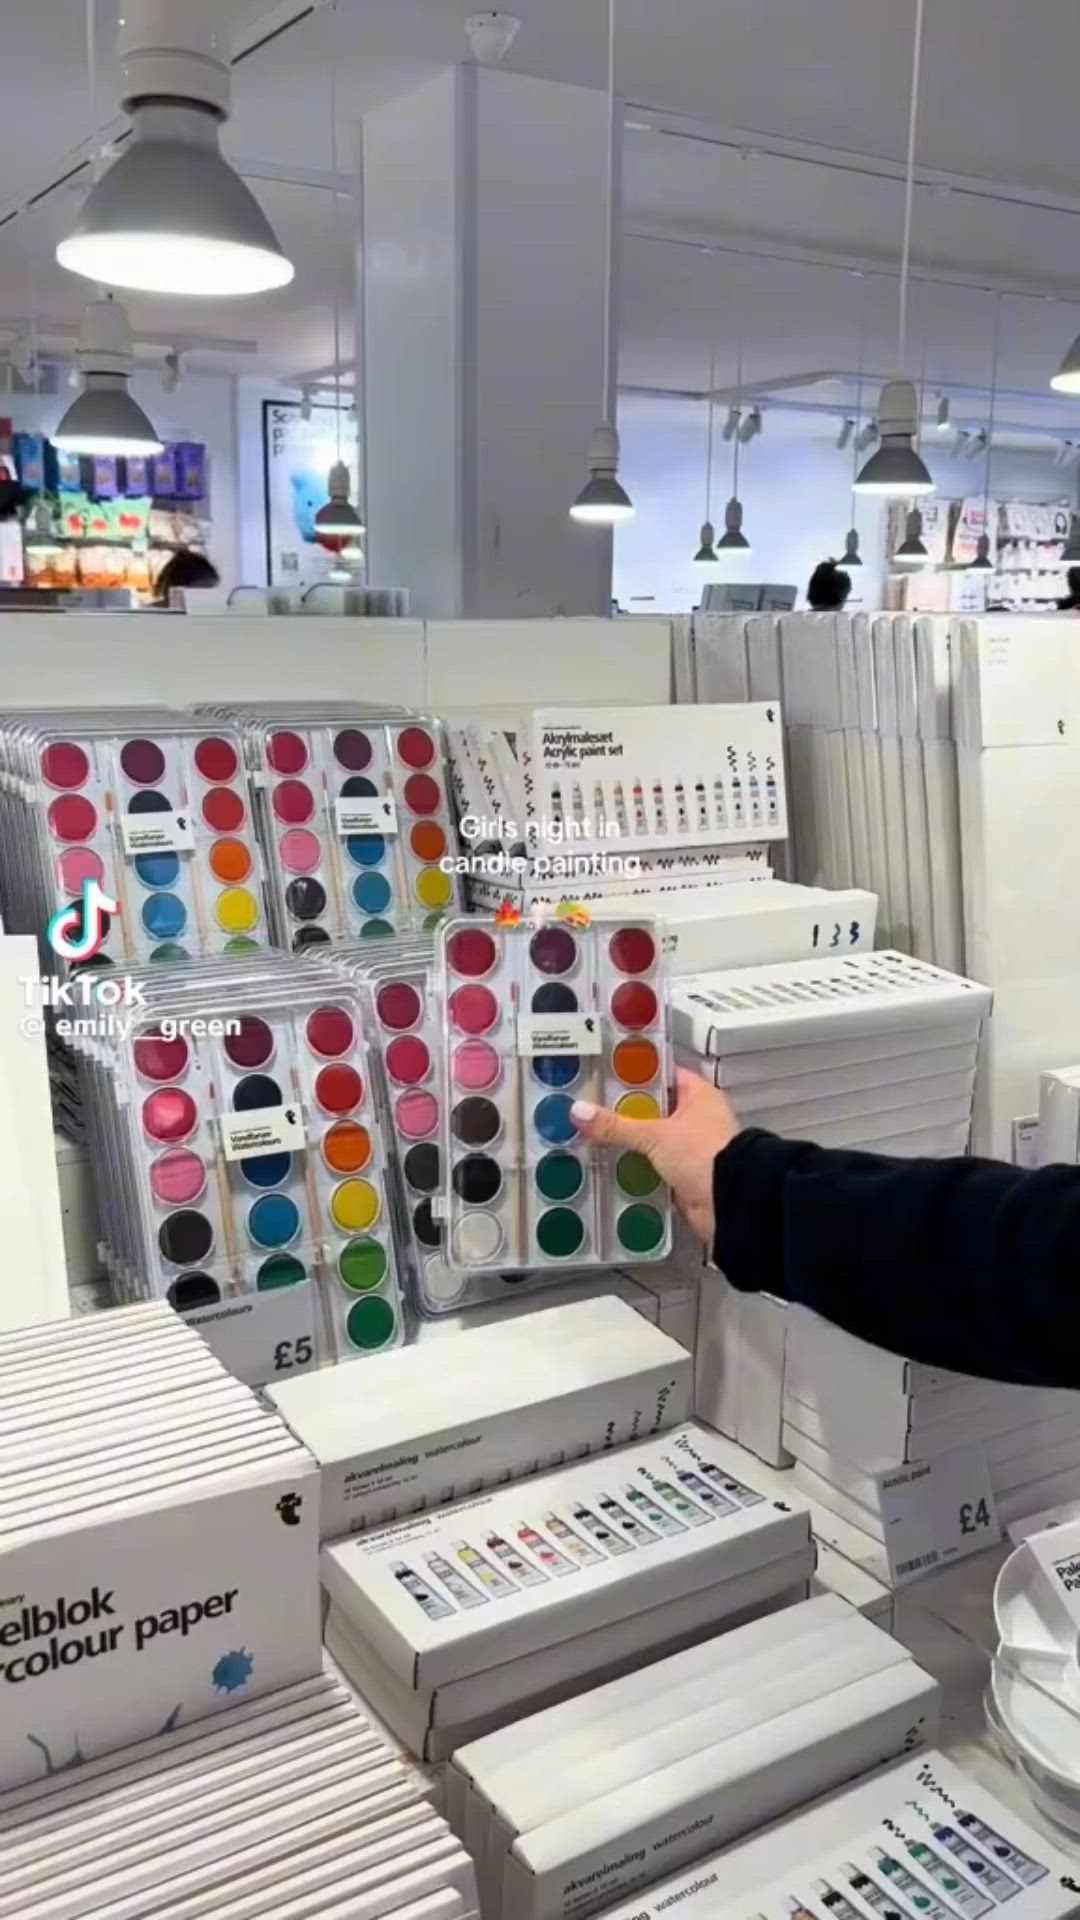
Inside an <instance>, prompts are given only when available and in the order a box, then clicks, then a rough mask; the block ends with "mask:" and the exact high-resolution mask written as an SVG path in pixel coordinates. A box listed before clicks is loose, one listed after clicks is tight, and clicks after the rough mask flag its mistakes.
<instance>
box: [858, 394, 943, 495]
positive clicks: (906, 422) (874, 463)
mask: <svg viewBox="0 0 1080 1920" xmlns="http://www.w3.org/2000/svg"><path fill="white" fill-rule="evenodd" d="M918 417H919V416H918V400H917V398H916V394H915V388H914V386H913V384H912V382H911V381H910V380H889V381H886V383H885V385H884V387H882V389H881V404H880V406H879V407H878V429H879V431H880V434H881V445H880V446H879V447H878V449H877V451H876V453H872V454H871V455H870V458H869V460H867V462H866V464H865V466H863V467H861V468H860V470H859V472H858V474H857V475H856V479H855V492H856V493H876V494H879V495H882V496H886V497H892V498H894V499H905V498H909V497H913V496H915V495H917V494H925V493H933V491H934V481H933V476H932V474H931V472H930V469H929V467H928V466H927V465H926V462H925V461H924V460H923V459H922V458H921V457H920V455H919V454H917V453H916V451H915V448H914V447H913V445H912V441H913V439H914V437H915V431H916V428H917V426H918Z"/></svg>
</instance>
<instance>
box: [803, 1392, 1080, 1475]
mask: <svg viewBox="0 0 1080 1920" xmlns="http://www.w3.org/2000/svg"><path fill="white" fill-rule="evenodd" d="M1078 1400H1080V1396H1078V1395H1076V1394H1075V1393H1068V1392H1062V1393H1061V1395H1060V1396H1058V1395H1054V1396H1053V1400H1052V1401H1051V1402H1048V1404H1053V1403H1055V1402H1056V1404H1057V1405H1058V1406H1059V1407H1060V1411H1057V1412H1049V1413H1048V1414H1047V1416H1046V1417H1045V1418H1043V1419H1040V1420H1036V1421H1032V1420H1031V1419H1030V1417H1029V1414H1028V1411H1027V1410H1026V1409H1025V1408H1023V1407H1020V1408H1017V1407H1015V1406H1006V1407H1005V1408H1003V1409H1000V1410H999V1409H998V1408H996V1407H990V1408H980V1409H977V1410H976V1411H975V1412H973V1413H962V1414H956V1415H955V1416H954V1417H953V1419H951V1420H938V1421H936V1422H935V1424H934V1425H933V1426H927V1427H916V1428H914V1429H908V1428H906V1427H904V1428H900V1427H899V1423H891V1422H889V1421H888V1420H887V1419H885V1418H882V1419H881V1420H878V1421H872V1420H871V1419H869V1418H867V1419H866V1420H865V1421H859V1420H858V1418H857V1417H856V1418H854V1419H853V1418H852V1417H851V1415H852V1412H853V1411H855V1409H854V1408H853V1407H852V1408H849V1409H843V1408H842V1407H840V1406H839V1405H838V1404H837V1403H835V1402H833V1401H829V1402H828V1403H827V1404H826V1406H825V1407H824V1408H813V1407H808V1406H806V1405H805V1403H804V1402H803V1401H802V1400H796V1399H795V1398H794V1397H793V1396H791V1395H788V1396H786V1397H785V1401H784V1424H785V1428H790V1429H791V1432H789V1433H787V1436H786V1439H785V1444H786V1445H787V1446H788V1447H790V1448H791V1450H792V1452H794V1451H795V1445H796V1443H795V1442H794V1440H793V1437H792V1436H793V1434H794V1433H800V1434H803V1435H804V1436H805V1437H806V1439H807V1440H812V1441H813V1442H814V1444H815V1445H816V1446H818V1447H821V1448H823V1449H824V1450H825V1452H826V1453H835V1454H839V1455H841V1457H842V1458H843V1459H846V1460H849V1461H851V1463H852V1465H854V1466H856V1467H859V1468H861V1469H862V1471H863V1472H864V1473H868V1474H876V1473H887V1472H888V1471H889V1469H890V1468H891V1467H895V1466H898V1465H900V1463H901V1462H902V1461H914V1460H936V1459H937V1458H938V1457H939V1456H940V1455H941V1454H943V1453H953V1452H954V1451H955V1450H956V1448H958V1447H969V1446H974V1445H976V1444H980V1445H983V1446H985V1448H986V1452H987V1456H988V1458H990V1459H1008V1458H1009V1457H1010V1453H1012V1452H1015V1451H1017V1450H1018V1449H1017V1447H1016V1445H1015V1440H1016V1438H1017V1437H1018V1436H1020V1435H1021V1434H1022V1435H1023V1440H1022V1441H1021V1445H1022V1446H1030V1447H1032V1448H1039V1449H1041V1448H1043V1447H1055V1446H1058V1445H1061V1444H1064V1443H1065V1442H1066V1441H1068V1440H1069V1439H1070V1438H1071V1437H1072V1436H1073V1435H1074V1434H1076V1435H1077V1437H1078V1438H1080V1405H1078V1404H1074V1403H1076V1402H1078ZM883 1411H884V1410H883Z"/></svg>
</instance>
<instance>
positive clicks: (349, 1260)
mask: <svg viewBox="0 0 1080 1920" xmlns="http://www.w3.org/2000/svg"><path fill="white" fill-rule="evenodd" d="M337 1270H338V1276H339V1278H340V1280H341V1284H342V1286H343V1287H347V1288H348V1290H349V1292H350V1293H373V1292H374V1290H375V1288H376V1287H381V1286H382V1283H383V1281H384V1280H385V1279H386V1272H387V1259H386V1248H385V1247H383V1246H381V1245H380V1244H379V1242H378V1240H368V1239H366V1238H361V1239H358V1240H350V1241H349V1244H348V1246H347V1247H342V1249H341V1252H340V1253H339V1254H338V1261H337Z"/></svg>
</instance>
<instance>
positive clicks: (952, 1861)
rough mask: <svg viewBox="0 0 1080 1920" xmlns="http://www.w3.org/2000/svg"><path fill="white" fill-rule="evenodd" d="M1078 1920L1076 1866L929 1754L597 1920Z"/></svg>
mask: <svg viewBox="0 0 1080 1920" xmlns="http://www.w3.org/2000/svg"><path fill="white" fill-rule="evenodd" d="M658 1864H660V1863H658ZM573 1911H574V1912H576V1911H577V1909H576V1908H575V1909H573ZM1078 1911H1080V1893H1078V1892H1077V1876H1076V1871H1075V1862H1074V1861H1072V1860H1071V1859H1070V1857H1069V1856H1067V1855H1066V1854H1064V1853H1063V1852H1062V1851H1061V1850H1060V1849H1059V1848H1058V1847H1056V1846H1055V1845H1054V1843H1053V1841H1052V1840H1049V1839H1047V1838H1046V1837H1045V1834H1044V1833H1040V1832H1036V1830H1035V1828H1034V1827H1032V1826H1029V1825H1028V1823H1027V1822H1026V1821H1025V1820H1022V1819H1021V1818H1020V1816H1019V1815H1018V1814H1017V1813H1015V1812H1014V1811H1013V1808H1012V1806H1011V1805H1009V1806H1006V1805H1005V1804H1004V1803H1003V1802H1002V1801H1000V1800H997V1799H995V1798H994V1796H993V1795H992V1794H990V1793H988V1792H987V1791H986V1788H985V1787H983V1786H982V1785H981V1783H980V1782H979V1781H978V1780H976V1779H974V1778H973V1777H972V1775H971V1774H968V1773H964V1772H962V1771H961V1769H960V1768H959V1767H958V1766H956V1765H955V1764H954V1763H953V1762H952V1761H951V1760H949V1759H947V1758H946V1756H945V1755H944V1754H941V1753H938V1752H937V1751H934V1750H931V1751H930V1752H928V1753H925V1754H914V1755H912V1756H911V1758H909V1759H904V1760H897V1761H895V1762H894V1763H893V1764H892V1765H891V1766H887V1767H884V1768H881V1769H880V1770H879V1771H878V1772H877V1773H875V1774H873V1775H872V1776H871V1777H870V1778H869V1779H867V1780H860V1781H856V1782H854V1783H853V1784H851V1785H848V1786H842V1787H840V1788H838V1789H837V1790H836V1791H834V1792H830V1793H826V1794H825V1795H823V1796H822V1797H821V1798H820V1799H817V1800H815V1801H814V1802H813V1803H812V1804H811V1805H810V1806H808V1807H804V1808H803V1809H802V1811H801V1812H798V1813H794V1814H791V1815H790V1816H789V1817H788V1818H787V1819H783V1820H775V1821H773V1822H772V1823H771V1824H770V1825H769V1826H767V1827H764V1828H763V1829H762V1831H761V1832H760V1833H755V1834H754V1835H753V1836H752V1837H751V1838H750V1839H747V1840H743V1841H740V1842H738V1843H737V1844H736V1845H734V1846H729V1847H726V1848H724V1850H723V1851H722V1852H720V1853H713V1854H711V1855H709V1857H707V1858H705V1859H699V1860H698V1861H697V1863H696V1864H695V1865H694V1866H691V1867H687V1868H686V1869H684V1870H683V1871H682V1872H680V1873H676V1874H668V1875H666V1877H665V1878H663V1879H660V1880H658V1881H657V1882H656V1883H655V1884H654V1885H653V1886H652V1888H651V1889H650V1890H649V1891H648V1892H644V1893H636V1894H631V1895H629V1896H628V1897H627V1898H626V1899H625V1900H619V1901H618V1902H617V1903H616V1904H615V1905H613V1906H610V1907H608V1908H607V1909H606V1910H605V1920H662V1917H663V1916H664V1915H666V1914H668V1913H672V1912H674V1913H677V1914H678V1915H679V1917H680V1920H893V1916H895V1920H907V1917H908V1916H909V1915H913V1914H917V1915H920V1916H922V1920H992V1917H993V1916H995V1915H997V1914H999V1913H1001V1914H1008V1915H1009V1917H1010V1920H1070V1916H1072V1915H1075V1914H1076V1913H1077V1912H1078Z"/></svg>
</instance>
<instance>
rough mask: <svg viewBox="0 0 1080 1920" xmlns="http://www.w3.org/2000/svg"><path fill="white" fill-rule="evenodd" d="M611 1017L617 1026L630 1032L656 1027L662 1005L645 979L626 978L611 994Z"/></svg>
mask: <svg viewBox="0 0 1080 1920" xmlns="http://www.w3.org/2000/svg"><path fill="white" fill-rule="evenodd" d="M611 1017H612V1019H613V1020H614V1021H615V1023H616V1025H617V1026H620V1027H625V1028H627V1029H628V1030H629V1031H630V1032H640V1031H641V1029H642V1028H643V1027H654V1026H655V1025H656V1023H657V1021H658V1019H659V1018H660V1007H659V1004H658V1002H657V998H656V995H655V993H654V992H653V990H652V988H651V987H650V986H648V985H647V984H646V982H645V981H644V980H624V981H623V983H622V985H621V986H619V987H616V989H615V991H614V993H613V994H612V996H611Z"/></svg>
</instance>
